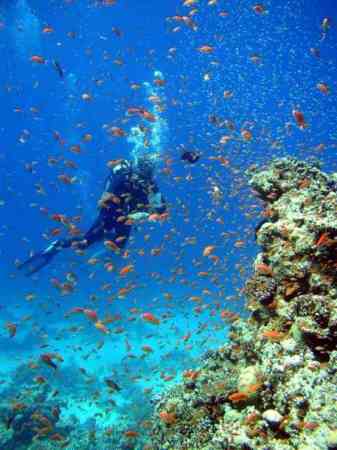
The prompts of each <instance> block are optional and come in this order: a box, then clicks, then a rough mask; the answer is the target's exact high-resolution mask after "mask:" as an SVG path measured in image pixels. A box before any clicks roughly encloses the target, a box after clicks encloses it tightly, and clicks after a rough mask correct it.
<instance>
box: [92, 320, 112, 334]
mask: <svg viewBox="0 0 337 450" xmlns="http://www.w3.org/2000/svg"><path fill="white" fill-rule="evenodd" d="M95 327H96V328H97V330H99V331H102V333H104V334H110V331H109V329H108V328H107V327H106V326H105V325H104V323H103V322H101V321H100V320H98V321H97V322H95Z"/></svg>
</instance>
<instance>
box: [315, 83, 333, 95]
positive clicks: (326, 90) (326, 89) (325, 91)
mask: <svg viewBox="0 0 337 450" xmlns="http://www.w3.org/2000/svg"><path fill="white" fill-rule="evenodd" d="M316 87H317V89H318V90H319V91H320V92H322V94H330V88H329V86H328V85H327V84H326V83H317V84H316Z"/></svg>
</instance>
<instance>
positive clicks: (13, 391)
mask: <svg viewBox="0 0 337 450" xmlns="http://www.w3.org/2000/svg"><path fill="white" fill-rule="evenodd" d="M212 3H214V4H212ZM334 3H335V2H334V1H333V0H312V1H310V2H309V1H304V0H303V1H295V0H289V1H286V0H285V1H271V0H270V1H264V2H263V6H264V8H265V10H266V11H265V12H264V13H262V14H257V13H255V12H254V11H253V9H252V7H253V6H254V5H256V3H254V2H251V1H248V0H241V1H240V2H234V1H233V2H223V1H222V0H218V1H215V2H207V1H204V0H200V1H199V2H195V4H194V5H192V6H190V7H188V6H184V5H183V2H182V1H177V0H170V1H155V0H143V1H136V0H125V1H121V0H119V1H118V0H117V1H116V4H114V5H108V4H104V2H100V1H80V0H78V1H75V0H74V1H71V0H68V1H53V0H48V1H45V2H41V1H37V0H17V1H1V3H0V49H1V63H2V68H1V71H0V87H1V104H0V111H1V124H0V138H1V139H0V161H1V166H0V167H1V186H0V202H1V203H0V205H1V206H0V212H1V222H2V223H1V229H0V239H1V240H0V254H1V268H2V278H1V287H0V289H1V291H0V292H1V299H0V308H1V319H0V320H1V325H0V329H1V334H0V348H1V356H0V358H1V366H0V379H1V382H2V388H3V389H4V390H3V393H2V396H3V398H5V399H7V398H8V399H10V398H12V397H13V396H15V395H17V394H18V392H19V391H20V386H21V387H22V386H24V385H30V384H31V383H33V384H34V378H35V377H36V375H37V374H43V375H44V376H45V377H46V378H47V380H48V386H49V388H50V390H53V389H59V391H60V394H59V396H60V397H59V398H60V402H65V403H64V405H63V407H62V415H61V419H60V420H63V421H64V423H69V424H71V427H72V429H75V428H76V427H77V428H78V429H80V430H81V432H82V431H83V430H84V431H83V432H86V431H87V432H89V431H92V429H95V430H97V431H99V430H104V429H105V428H106V427H109V426H114V427H117V429H118V430H119V431H118V433H117V437H116V438H115V439H116V440H115V441H114V442H115V443H114V444H111V447H106V448H119V447H118V445H124V443H125V442H126V441H127V439H126V438H125V436H124V434H123V433H124V432H125V431H126V430H129V429H132V430H136V431H137V432H139V433H140V436H139V438H138V439H139V443H138V444H137V442H138V441H137V439H136V440H135V441H133V443H132V445H133V446H134V447H130V448H142V447H141V445H143V444H142V442H143V441H142V439H143V438H144V436H146V429H145V428H144V427H142V425H141V422H142V420H145V419H146V418H148V416H149V415H150V414H151V408H152V406H151V405H152V402H151V400H153V398H154V397H155V396H156V395H158V393H160V392H161V391H162V390H163V389H165V388H167V387H168V386H169V385H171V384H174V383H175V382H177V381H179V379H181V376H182V373H183V371H184V370H186V369H189V368H192V367H196V366H198V364H199V361H200V359H199V358H200V356H201V355H202V354H203V353H205V352H206V351H207V350H208V349H210V348H218V347H219V346H221V345H223V344H224V343H225V342H226V340H227V335H228V323H227V322H225V321H224V320H223V319H222V318H221V311H223V310H230V311H232V312H234V313H237V314H240V315H242V316H245V314H246V313H245V310H244V296H243V287H244V282H245V280H246V279H247V277H248V276H249V274H250V273H251V267H252V262H253V259H254V257H255V255H256V254H257V252H258V248H257V247H256V245H255V242H254V228H255V226H256V224H257V223H258V222H259V220H260V219H261V216H260V213H261V211H262V204H261V203H260V202H259V201H258V200H257V199H256V198H255V197H254V195H253V194H252V193H251V192H250V190H249V188H248V183H247V182H248V180H247V178H246V176H245V170H246V169H247V168H248V167H250V166H251V165H252V164H265V163H268V161H270V159H271V158H274V157H281V156H286V155H290V156H294V157H298V158H301V159H308V158H311V157H315V158H318V159H319V160H320V161H321V163H322V168H323V170H325V171H327V172H333V171H336V170H337V157H336V137H337V136H336V130H337V103H336V89H337V86H336V47H337V45H336V43H337V31H336V23H337V9H336V6H335V4H334ZM194 9H195V12H193V10H194ZM188 14H190V19H191V20H192V21H193V23H192V25H191V24H190V25H188V24H186V20H185V23H184V22H182V21H181V20H180V21H179V18H178V20H177V18H175V16H188ZM326 17H328V18H329V24H330V26H328V27H326V29H325V30H324V29H323V27H322V22H323V19H324V18H326ZM45 27H51V28H52V30H51V32H50V33H46V32H45V31H43V30H44V28H45ZM205 45H208V46H211V47H212V49H213V51H212V52H211V53H209V54H206V53H202V52H200V51H199V50H198V49H199V48H200V47H202V46H205ZM312 49H314V50H312ZM34 55H35V56H36V55H37V56H41V57H43V58H44V64H38V63H34V62H32V61H31V57H32V56H34ZM53 61H57V62H58V64H59V68H61V70H62V75H63V77H61V76H60V73H59V72H58V71H57V68H56V67H55V64H54V63H53ZM158 77H159V78H161V79H162V80H165V84H164V85H163V86H159V87H158V86H157V85H156V84H155V83H154V80H155V79H156V78H158ZM317 83H325V84H326V85H327V86H328V87H329V92H330V93H329V94H324V93H322V92H320V90H319V89H318V88H317ZM224 91H228V93H227V98H225V97H224ZM83 94H85V96H84V97H83ZM151 95H152V96H157V97H158V98H159V105H160V109H158V108H156V106H155V105H156V102H157V104H158V101H157V100H158V99H157V100H156V99H152V101H151V100H149V96H151ZM86 98H88V99H87V100H86ZM137 106H138V107H139V106H141V107H146V108H147V109H148V110H149V111H151V112H153V113H155V114H156V115H157V116H158V119H157V122H155V123H150V122H145V121H143V120H141V119H139V118H138V120H137V118H130V117H129V116H128V115H127V109H128V108H130V107H137ZM293 109H297V110H300V111H302V112H303V114H304V117H305V120H306V122H307V124H308V127H307V128H306V129H305V130H300V129H299V128H298V127H297V125H296V123H295V121H294V118H293V116H292V110H293ZM224 121H227V122H224ZM221 124H222V125H221ZM226 124H227V125H226ZM140 125H141V126H146V127H147V128H148V132H147V134H146V138H147V142H146V145H145V146H144V140H143V139H140V137H139V133H138V131H137V130H139V126H140ZM111 127H120V128H122V129H123V130H124V131H125V133H126V134H127V135H128V137H115V136H112V135H111V132H109V130H111ZM243 130H248V131H249V132H250V133H251V139H250V140H249V141H247V140H245V139H244V138H243V136H242V134H241V132H242V131H243ZM221 139H222V141H221V142H226V141H228V142H227V143H220V140H221ZM73 146H80V151H79V152H78V151H74V147H73ZM75 150H76V148H75ZM184 150H193V151H197V152H199V153H200V154H201V158H200V160H199V161H198V162H197V163H196V164H194V165H189V164H188V163H184V162H183V161H182V160H181V159H180V155H181V153H182V152H183V151H184ZM143 153H146V154H150V155H152V156H153V157H154V158H155V160H156V180H157V183H158V185H159V186H160V189H161V191H162V193H163V194H164V196H165V198H166V200H167V202H168V205H169V219H168V220H167V221H165V222H163V223H144V224H142V225H140V226H138V227H137V229H134V231H133V234H132V238H131V240H130V242H129V245H128V247H127V249H126V250H127V253H128V254H126V255H124V256H123V257H121V256H119V257H117V256H112V255H111V254H106V252H105V253H102V250H103V248H102V246H101V247H99V246H98V247H96V248H95V249H90V250H89V251H87V252H86V254H85V255H84V256H77V255H75V254H74V252H72V251H71V250H69V251H64V252H63V254H62V255H59V256H58V257H57V259H55V260H54V261H53V263H52V264H51V265H50V266H48V267H47V268H45V269H44V270H42V271H41V272H40V273H39V274H38V275H36V276H33V277H31V278H26V277H24V276H23V275H22V274H21V273H20V272H19V271H18V270H17V265H18V264H19V263H20V262H22V261H24V260H25V259H26V258H28V256H29V254H30V252H32V251H37V250H40V249H41V248H43V247H44V246H46V245H48V242H50V241H51V240H52V239H53V237H52V236H51V232H52V230H53V229H55V228H61V229H62V233H63V234H61V236H63V237H64V236H66V228H65V227H63V226H62V225H60V224H59V223H57V222H55V221H53V220H52V219H51V216H52V215H53V214H65V215H66V216H67V217H74V216H79V217H80V221H79V223H76V225H77V226H78V227H79V228H80V229H81V230H82V231H83V232H84V231H85V230H86V229H87V228H88V227H89V226H90V225H91V223H92V221H93V220H94V218H95V214H96V213H97V201H98V199H99V197H100V195H101V193H102V190H103V185H104V180H105V178H106V176H107V174H108V168H107V162H108V161H110V160H112V159H118V158H121V157H122V158H129V159H137V157H138V156H139V155H140V154H143ZM219 157H222V158H224V159H225V160H227V163H226V164H223V165H221V164H220V161H219V160H218V159H216V158H219ZM212 158H213V159H212ZM64 174H65V175H68V176H70V177H75V178H74V182H73V183H71V184H70V185H68V184H67V185H66V184H64V183H62V181H60V180H59V179H58V176H59V175H64ZM207 245H214V246H215V249H214V255H216V256H218V260H217V261H215V260H212V259H210V258H207V257H203V256H202V253H203V249H204V247H205V246H207ZM153 249H154V250H155V251H156V249H159V250H158V251H157V252H156V253H160V254H159V255H151V250H152V251H153ZM140 250H143V253H144V255H141V254H139V253H140ZM141 253H142V252H141ZM152 253H153V252H152ZM96 254H98V255H99V256H98V259H99V262H98V263H97V264H96V265H94V266H93V265H91V264H88V260H89V259H90V258H91V257H93V255H96ZM106 258H108V259H106ZM110 259H111V261H112V262H113V264H114V265H115V266H116V269H115V271H114V272H107V271H106V269H105V268H104V264H105V263H106V262H107V261H108V260H110ZM128 264H133V265H134V267H135V270H134V272H132V273H130V274H128V275H127V276H126V277H125V278H123V277H120V276H119V275H118V270H120V268H122V267H124V266H126V265H128ZM200 272H206V273H204V274H200ZM69 273H71V276H72V277H73V278H74V277H75V278H76V282H75V283H74V286H73V287H74V290H73V292H71V293H69V294H67V295H64V294H62V292H60V291H59V290H57V289H55V287H54V286H53V283H52V282H51V279H53V278H56V279H58V280H59V281H60V282H62V283H63V282H65V281H66V277H67V274H68V278H69ZM203 275H204V276H203ZM121 288H130V289H129V292H128V293H127V295H126V296H121V295H119V290H120V289H121ZM191 297H200V299H199V301H197V302H195V301H193V300H191ZM74 307H84V308H90V309H93V310H95V311H96V312H97V314H98V315H99V318H100V319H101V320H104V319H106V318H107V316H111V317H112V319H111V320H110V321H109V320H108V321H107V327H108V328H109V330H110V334H109V335H105V334H103V333H102V332H100V331H99V330H97V329H96V328H95V327H94V325H93V323H92V322H90V321H89V320H88V319H87V318H85V317H83V315H81V314H71V315H69V314H68V313H69V311H70V310H71V309H72V308H74ZM132 308H134V309H132ZM143 312H151V313H153V314H154V315H155V316H156V317H158V318H159V319H160V325H158V326H156V325H151V324H148V323H146V322H144V320H142V318H141V314H142V313H143ZM8 322H10V323H12V324H16V326H17V332H16V335H15V336H14V337H12V338H10V337H9V336H8V330H7V328H6V324H7V323H8ZM186 335H187V336H190V337H189V339H187V340H184V336H186ZM98 343H104V346H103V347H102V348H98V347H99V346H98V347H97V344H98ZM144 345H147V346H150V347H151V348H152V350H153V351H152V352H151V351H150V352H148V353H146V351H145V352H144V350H142V347H143V346H144ZM47 351H48V352H57V353H59V354H60V355H62V357H63V359H64V361H63V362H62V363H61V362H60V363H59V368H58V370H57V371H53V370H52V369H50V368H49V367H45V366H44V365H43V364H42V365H41V363H40V362H39V357H40V355H41V354H42V353H45V352H47ZM32 361H33V362H34V361H35V362H37V364H38V365H39V367H38V368H37V369H34V370H33V369H29V367H28V364H29V363H30V362H32ZM82 369H83V370H82ZM84 372H85V373H84ZM105 376H113V377H114V379H115V381H116V382H117V383H118V384H119V385H120V387H121V390H120V391H119V392H118V393H115V394H113V395H112V396H111V394H108V393H107V388H106V385H105V383H104V377H105ZM165 377H166V378H167V380H165ZM88 378H89V379H90V380H91V381H90V382H88ZM171 378H172V379H171ZM144 389H145V391H144ZM97 392H99V400H97V399H96V397H95V395H96V394H97ZM111 397H113V399H114V401H115V402H116V404H117V406H115V407H114V408H112V410H113V412H111V411H110V410H109V411H108V413H107V411H106V410H107V408H108V406H107V398H111ZM8 401H9V400H8ZM144 405H146V407H144ZM81 427H82V428H81ZM70 438H71V434H69V439H70ZM46 439H48V436H47V438H46ZM116 442H119V443H118V444H116ZM27 445H28V444H27ZM137 445H138V446H139V447H137ZM83 448H84V447H83Z"/></svg>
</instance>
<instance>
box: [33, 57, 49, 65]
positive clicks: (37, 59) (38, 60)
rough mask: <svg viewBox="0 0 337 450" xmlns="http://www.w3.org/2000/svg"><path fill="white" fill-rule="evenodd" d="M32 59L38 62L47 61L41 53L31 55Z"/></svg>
mask: <svg viewBox="0 0 337 450" xmlns="http://www.w3.org/2000/svg"><path fill="white" fill-rule="evenodd" d="M30 60H31V61H32V62H34V63H37V64H44V63H45V62H46V60H45V59H44V58H43V56H39V55H33V56H31V58H30Z"/></svg>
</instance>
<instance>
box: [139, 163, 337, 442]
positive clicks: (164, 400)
mask: <svg viewBox="0 0 337 450" xmlns="http://www.w3.org/2000/svg"><path fill="white" fill-rule="evenodd" d="M248 175H249V177H250V185H251V186H252V188H253V189H254V191H255V192H256V194H257V195H258V196H259V197H260V198H261V199H262V200H263V202H264V204H265V209H264V211H263V216H264V220H263V223H261V224H260V226H259V228H258V230H257V243H258V244H259V245H260V246H261V249H262V251H261V252H260V253H259V254H258V255H257V257H256V259H255V262H254V273H253V275H252V277H251V278H250V279H249V280H248V281H247V283H246V287H245V295H246V299H247V308H248V310H249V311H250V317H249V319H247V320H243V319H238V320H235V321H234V322H233V324H232V327H231V332H230V342H229V343H228V344H226V345H224V347H222V348H220V349H218V350H217V351H213V352H207V355H206V359H205V360H204V361H203V364H202V365H201V366H200V367H199V368H198V369H193V370H190V371H188V372H186V373H185V374H184V382H183V383H181V384H179V385H177V386H176V387H174V388H173V389H171V390H170V391H168V392H167V393H166V394H165V395H163V396H162V397H161V398H160V399H159V401H158V402H157V404H156V412H155V417H154V420H153V422H154V425H153V429H152V442H151V445H150V446H149V447H148V448H151V449H153V450H164V449H166V450H171V449H175V450H179V449H180V450H217V449H226V450H238V449H242V450H249V449H252V450H255V449H261V450H262V449H263V450H267V449H273V450H290V449H297V450H323V449H327V450H336V449H337V389H336V386H337V182H336V181H337V174H334V175H332V176H328V175H326V174H324V173H323V172H322V171H321V170H320V167H319V165H318V164H317V163H316V162H315V161H309V162H301V161H298V160H295V159H292V158H284V159H279V160H275V161H273V162H272V163H271V164H270V165H269V166H267V167H264V168H262V169H259V168H257V167H254V168H251V169H250V170H249V172H248Z"/></svg>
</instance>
